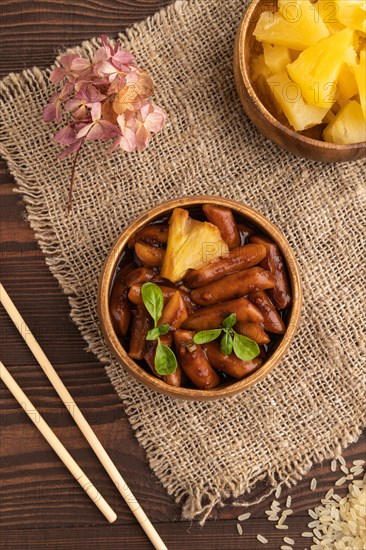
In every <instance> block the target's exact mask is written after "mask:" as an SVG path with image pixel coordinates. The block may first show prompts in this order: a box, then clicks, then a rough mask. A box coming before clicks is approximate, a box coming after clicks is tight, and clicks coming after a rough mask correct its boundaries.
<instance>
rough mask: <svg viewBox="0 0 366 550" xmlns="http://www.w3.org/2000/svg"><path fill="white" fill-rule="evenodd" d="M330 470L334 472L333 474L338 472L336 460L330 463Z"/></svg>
mask: <svg viewBox="0 0 366 550" xmlns="http://www.w3.org/2000/svg"><path fill="white" fill-rule="evenodd" d="M330 469H331V470H332V472H335V471H336V469H337V461H336V460H332V462H331V463H330Z"/></svg>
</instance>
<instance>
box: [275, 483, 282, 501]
mask: <svg viewBox="0 0 366 550" xmlns="http://www.w3.org/2000/svg"><path fill="white" fill-rule="evenodd" d="M281 491H282V487H281V485H279V486H278V487H277V489H276V492H275V497H276V498H280V496H281Z"/></svg>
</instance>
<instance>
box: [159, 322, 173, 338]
mask: <svg viewBox="0 0 366 550" xmlns="http://www.w3.org/2000/svg"><path fill="white" fill-rule="evenodd" d="M158 330H159V335H160V336H164V334H168V332H169V330H170V325H169V323H166V324H165V325H159V326H158Z"/></svg>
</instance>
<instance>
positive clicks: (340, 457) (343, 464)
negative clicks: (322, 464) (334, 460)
mask: <svg viewBox="0 0 366 550" xmlns="http://www.w3.org/2000/svg"><path fill="white" fill-rule="evenodd" d="M338 462H339V463H340V464H342V466H345V465H346V461H345V460H344V458H343V456H339V457H338Z"/></svg>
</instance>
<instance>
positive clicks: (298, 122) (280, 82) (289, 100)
mask: <svg viewBox="0 0 366 550" xmlns="http://www.w3.org/2000/svg"><path fill="white" fill-rule="evenodd" d="M267 83H268V85H269V87H270V89H271V91H272V92H273V95H274V97H275V98H276V100H277V101H278V102H279V104H280V105H281V107H282V109H283V112H284V113H285V115H286V118H287V120H288V121H289V123H290V124H291V126H293V128H294V129H295V130H296V131H297V132H301V131H302V130H306V129H307V128H311V127H312V126H316V125H317V124H320V123H321V122H322V120H323V118H324V117H325V115H326V114H327V112H328V110H329V108H322V107H315V106H313V105H308V104H306V103H305V101H304V100H303V98H302V95H301V88H300V86H299V85H298V84H296V83H295V82H293V81H292V80H291V79H290V78H289V76H288V74H287V72H286V71H283V72H282V73H280V74H276V75H273V76H271V77H269V78H267Z"/></svg>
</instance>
